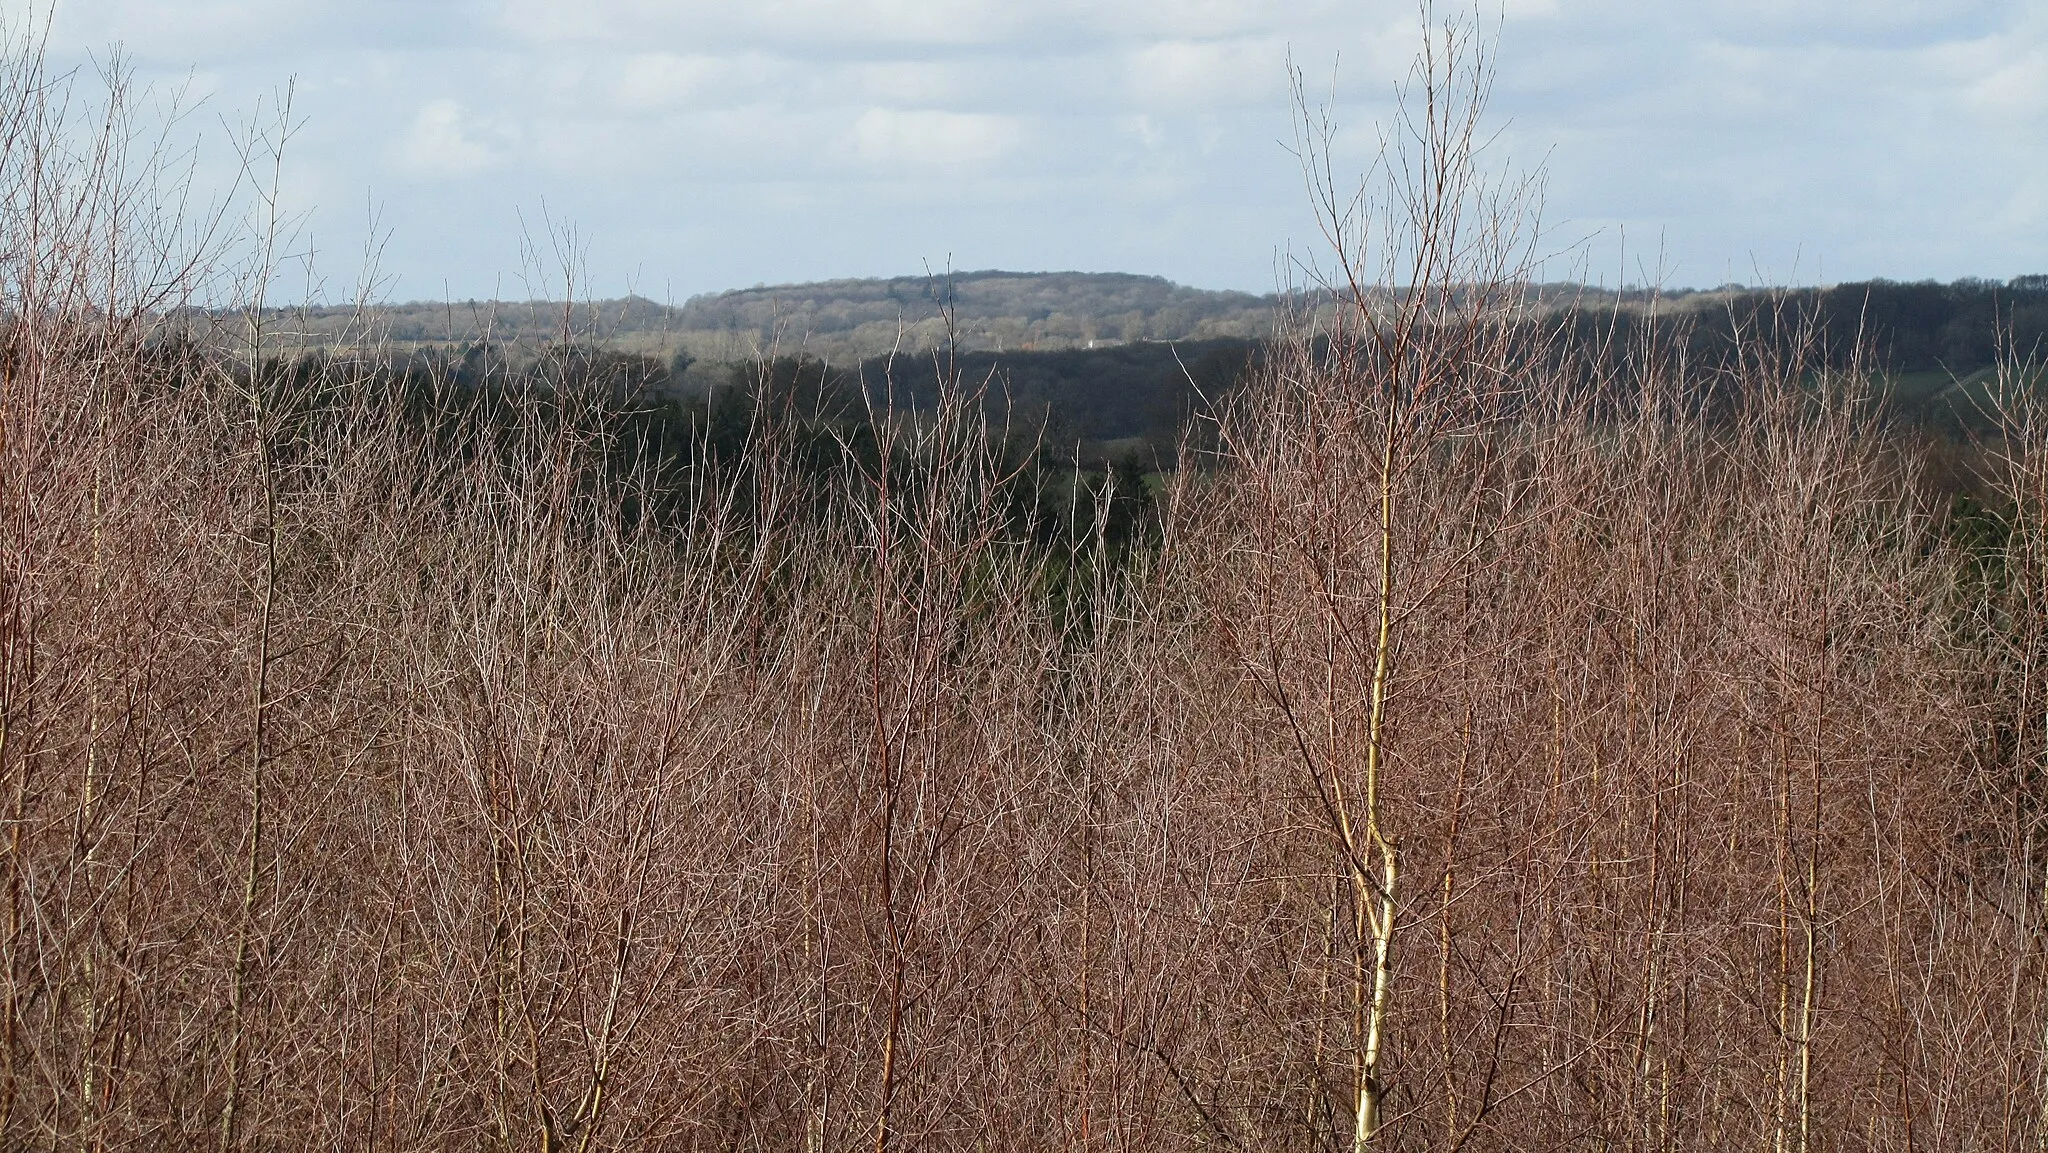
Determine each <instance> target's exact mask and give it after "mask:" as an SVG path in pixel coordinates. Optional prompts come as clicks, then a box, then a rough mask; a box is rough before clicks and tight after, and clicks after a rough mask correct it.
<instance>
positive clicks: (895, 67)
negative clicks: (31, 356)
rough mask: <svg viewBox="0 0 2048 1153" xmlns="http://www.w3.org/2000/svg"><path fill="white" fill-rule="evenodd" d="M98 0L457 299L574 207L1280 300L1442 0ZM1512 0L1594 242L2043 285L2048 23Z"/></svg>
mask: <svg viewBox="0 0 2048 1153" xmlns="http://www.w3.org/2000/svg"><path fill="white" fill-rule="evenodd" d="M38 2H40V0H38ZM1490 2H1491V0H1490ZM27 3H28V0H0V13H6V14H8V15H10V16H16V17H18V15H19V14H20V13H21V12H24V11H26V7H25V5H26V4H27ZM62 3H63V4H64V7H63V9H62V12H61V15H60V18H59V20H58V25H57V29H56V35H55V37H54V52H55V55H56V58H57V60H58V62H59V63H60V64H61V65H64V66H69V65H71V64H77V63H82V62H84V60H85V55H84V54H85V53H86V51H87V50H97V49H100V48H103V47H104V46H105V44H106V43H107V42H108V41H111V40H115V39H120V40H124V41H126V42H127V44H128V47H129V49H130V50H131V52H132V53H134V55H135V59H136V60H137V62H138V66H139V67H140V68H141V70H142V71H143V72H144V73H145V76H144V79H145V80H152V79H153V80H157V81H160V82H161V84H162V85H163V86H170V85H173V84H175V83H177V82H178V81H180V80H181V79H182V78H184V77H185V76H187V75H188V74H190V73H192V72H194V71H196V73H197V75H198V76H199V77H200V80H199V81H198V82H197V83H195V88H196V89H199V90H201V91H203V92H210V93H212V96H211V98H210V102H209V103H208V104H207V106H206V107H205V108H204V109H203V110H202V114H201V115H199V116H196V117H192V118H190V120H189V123H191V124H194V125H199V124H200V122H202V121H203V122H204V123H205V125H211V124H215V123H217V122H218V121H219V120H222V119H225V120H228V121H229V122H230V123H240V122H241V121H242V119H243V118H245V117H246V116H247V115H248V114H249V113H250V112H252V111H253V110H254V108H255V106H256V104H257V101H258V99H259V98H261V99H263V100H267V99H268V98H269V97H270V96H271V94H272V93H273V92H274V91H275V90H277V89H278V88H280V87H281V86H282V85H283V84H284V82H285V81H286V80H287V79H288V78H292V77H296V78H297V82H298V111H299V113H300V114H301V115H302V116H303V117H304V118H305V120H306V127H305V130H304V131H303V133H302V134H301V136H300V137H299V138H298V140H297V141H296V142H295V143H294V146H293V156H292V158H291V159H288V164H297V165H303V166H305V167H307V168H309V169H312V170H315V171H316V172H317V174H318V179H317V181H315V182H312V183H316V184H317V186H318V195H319V198H320V200H321V202H322V204H323V208H322V211H323V212H325V213H330V214H331V215H330V216H329V217H328V218H327V219H326V220H323V221H321V222H319V224H320V227H321V229H322V234H323V238H324V239H325V240H326V241H327V242H329V244H330V251H335V250H339V251H340V252H343V253H346V252H348V251H349V250H350V249H351V248H352V247H354V245H355V242H354V241H353V240H352V239H351V238H350V236H349V233H348V230H349V228H350V227H351V226H352V224H353V222H354V220H355V219H356V218H359V217H360V216H363V215H366V213H365V212H364V211H363V207H364V206H365V205H366V203H367V205H368V206H371V207H375V206H377V205H384V206H385V208H386V210H385V212H384V214H383V220H384V223H385V224H386V226H387V227H389V228H391V229H392V230H393V236H392V242H391V245H390V247H389V249H387V259H388V260H390V261H391V262H392V263H393V264H394V265H397V266H400V267H401V268H402V269H407V270H411V271H410V273H409V275H413V276H415V277H417V278H418V279H419V285H418V287H417V290H418V291H431V292H432V293H434V294H439V293H440V292H441V291H442V287H441V285H442V278H443V277H444V276H445V277H448V278H450V279H451V280H452V281H454V282H456V283H457V286H458V289H459V290H460V291H486V290H488V288H489V287H490V285H491V283H492V282H493V278H494V275H495V273H496V271H497V270H498V269H501V268H504V267H506V266H507V264H508V263H510V262H512V261H516V259H517V251H518V237H517V235H516V227H517V226H516V219H517V211H521V210H523V211H525V212H527V213H528V215H532V214H533V212H534V211H535V210H536V209H537V207H538V206H539V204H540V203H541V202H543V201H544V202H545V203H546V204H547V205H548V206H549V210H550V212H553V213H557V214H558V215H559V216H562V217H567V218H572V219H576V220H578V221H579V222H580V223H581V224H582V225H583V226H584V230H585V232H586V234H588V235H590V236H591V237H592V238H593V240H594V241H595V242H596V243H597V249H596V250H597V251H598V252H604V251H608V250H609V251H614V252H617V253H620V254H623V255H621V256H620V257H619V265H618V271H617V276H616V278H615V279H618V280H621V281H622V280H623V279H624V277H625V275H626V272H627V270H631V269H635V268H637V269H639V270H640V271H641V273H642V274H643V275H648V276H653V277H655V278H656V279H657V280H666V279H668V278H677V279H675V280H671V281H670V283H673V284H675V285H676V286H677V287H678V290H680V291H683V292H684V293H685V294H686V293H687V292H688V291H695V290H698V289H711V288H719V287H726V286H730V285H732V284H738V283H752V282H754V281H756V280H763V279H770V280H772V279H777V278H779V277H786V276H788V275H798V274H804V273H807V272H830V273H836V274H846V275H852V274H862V273H882V272H894V271H900V270H902V269H903V268H904V267H915V266H916V264H917V262H918V261H919V260H920V259H921V258H926V257H939V256H943V254H944V253H945V252H948V251H954V252H959V253H962V254H963V259H965V258H966V257H965V254H966V253H970V252H974V251H981V252H983V253H984V254H985V255H984V256H983V257H982V258H981V259H980V262H981V263H984V264H987V263H1011V264H1017V265H1024V266H1034V265H1035V266H1046V265H1069V266H1089V265H1094V266H1107V263H1105V262H1108V263H1119V264H1124V265H1126V266H1128V267H1131V268H1132V269H1133V270H1135V271H1158V272H1162V273H1166V274H1169V275H1179V276H1182V277H1184V278H1188V279H1192V280H1196V281H1199V282H1202V283H1209V284H1219V285H1220V284H1229V285H1233V286H1237V287H1244V288H1260V287H1267V286H1270V283H1271V280H1272V268H1273V254H1274V251H1275V250H1276V249H1283V248H1285V247H1286V246H1287V245H1288V243H1289V241H1290V239H1294V240H1296V241H1298V242H1302V243H1312V242H1313V239H1312V228H1311V227H1310V226H1309V225H1308V221H1307V219H1306V218H1307V210H1306V207H1305V206H1304V205H1303V204H1302V203H1301V202H1300V197H1301V193H1300V188H1299V179H1298V171H1297V169H1296V167H1295V161H1294V160H1293V159H1292V158H1291V157H1290V156H1288V155H1287V153H1286V151H1285V149H1284V148H1282V147H1281V145H1280V143H1279V142H1280V141H1283V140H1288V139H1291V137H1292V122H1291V118H1290V115H1289V110H1288V107H1287V98H1286V78H1285V74H1284V72H1283V65H1282V61H1283V60H1285V59H1286V58H1287V56H1288V55H1289V54H1290V53H1291V55H1292V57H1293V59H1294V61H1295V62H1296V64H1297V65H1299V66H1300V68H1301V69H1302V71H1303V73H1304V75H1305V78H1306V81H1307V86H1308V89H1309V93H1310V97H1311V99H1316V98H1318V97H1320V96H1322V95H1324V94H1326V93H1329V92H1331V91H1332V90H1333V89H1332V85H1333V81H1332V68H1333V64H1335V63H1336V62H1337V61H1338V60H1339V59H1340V58H1341V65H1339V66H1337V67H1336V69H1335V80H1334V92H1335V95H1336V100H1337V104H1338V107H1337V109H1336V112H1337V117H1338V124H1339V127H1340V129H1341V135H1340V144H1341V145H1342V148H1343V150H1344V151H1343V153H1342V156H1341V158H1340V164H1341V165H1352V166H1362V165H1363V163H1364V162H1365V161H1367V160H1369V159H1370V152H1371V149H1372V146H1373V143H1374V142H1375V141H1376V139H1377V137H1378V130H1377V122H1378V120H1379V119H1381V118H1383V117H1384V116H1385V115H1386V112H1387V108H1388V103H1387V98H1388V96H1389V94H1390V93H1391V91H1392V88H1393V85H1394V84H1395V83H1396V82H1397V81H1399V80H1400V79H1401V78H1402V77H1403V76H1404V75H1405V74H1406V73H1407V70H1408V65H1409V62H1410V60H1411V58H1412V54H1413V51H1414V49H1415V46H1416V44H1417V37H1418V32H1417V29H1416V26H1415V5H1414V3H1413V0H1290V2H1289V3H1286V4H1279V3H1274V2H1273V0H1119V2H1117V3H1104V2H1102V0H748V2H745V3H733V2H730V0H580V2H579V3H577V4H574V5H571V4H564V3H562V2H561V0H178V2H175V3H173V2H172V0H62ZM1500 3H1501V4H1502V7H1501V8H1500V9H1499V11H1500V13H1501V15H1502V17H1503V18H1504V23H1503V24H1501V25H1500V26H1499V27H1500V28H1501V43H1500V48H1499V57H1498V59H1499V65H1500V69H1501V71H1500V76H1499V83H1498V85H1497V87H1496V89H1495V93H1494V101H1493V115H1494V123H1496V124H1498V123H1511V127H1510V130H1509V131H1508V132H1507V134H1506V136H1505V137H1504V138H1503V139H1504V141H1505V142H1506V143H1507V144H1509V145H1511V146H1512V149H1513V152H1512V153H1511V156H1512V158H1513V159H1514V160H1516V161H1519V162H1521V163H1523V164H1529V163H1535V162H1539V161H1542V160H1544V159H1545V158H1546V157H1547V158H1548V162H1549V166H1550V169H1551V173H1552V179H1551V183H1550V188H1551V194H1550V197H1549V204H1548V216H1549V218H1550V219H1551V220H1553V221H1555V222H1557V223H1559V224H1560V226H1561V229H1560V230H1561V231H1569V232H1573V233H1584V232H1595V231H1599V230H1602V229H1605V230H1606V233H1605V234H1606V235H1608V236H1612V235H1613V234H1615V233H1616V232H1618V229H1619V225H1620V224H1621V223H1624V222H1625V223H1626V224H1627V225H1628V229H1629V232H1630V235H1631V237H1633V238H1634V240H1633V241H1632V244H1633V243H1649V242H1650V241H1649V238H1651V237H1654V236H1657V235H1659V234H1662V235H1663V236H1664V237H1665V238H1666V243H1667V246H1668V249H1669V251H1670V255H1671V258H1672V260H1673V261H1675V262H1676V263H1677V264H1678V265H1679V266H1680V272H1679V274H1678V275H1679V277H1680V278H1681V279H1692V280H1695V281H1698V282H1706V281H1711V280H1714V279H1715V278H1717V277H1720V276H1722V274H1724V273H1726V272H1728V271H1729V270H1730V269H1731V268H1732V269H1733V271H1735V272H1736V273H1738V274H1744V273H1746V272H1747V270H1748V268H1749V267H1750V265H1751V263H1752V256H1753V255H1754V257H1755V261H1756V263H1761V264H1763V265H1766V266H1770V267H1777V268H1787V267H1791V266H1793V259H1792V255H1793V253H1795V252H1803V253H1805V254H1806V255H1805V257H1804V258H1803V259H1802V261H1801V263H1800V267H1803V268H1806V269H1809V270H1810V269H1812V268H1815V267H1818V266H1822V265H1823V264H1824V266H1825V268H1826V269H1827V271H1828V273H1829V274H1830V275H1840V276H1845V277H1856V276H1866V275H1873V274H1882V275H1893V276H1920V275H1934V276H1948V275H1960V274H1963V273H1982V274H1987V275H2010V274H2012V273H2014V272H2019V271H2038V270H2039V269H2029V268H2020V267H2007V265H2008V264H2011V263H2012V262H2014V261H2019V262H2021V263H2026V264H2034V265H2038V264H2040V263H2041V260H2040V258H2039V257H2038V255H2037V254H2038V253H2041V252H2043V251H2048V219H2044V217H2043V213H2042V210H2041V209H2040V208H2039V207H2038V205H2039V204H2040V203H2041V198H2040V195H2039V192H2040V189H2042V188H2043V187H2044V186H2048V153H2044V152H2043V151H2042V150H2041V149H2039V148H2036V147H2032V146H2031V143H2030V142H2031V141H2032V140H2034V139H2037V138H2038V137H2039V134H2040V132H2041V131H2042V128H2043V125H2044V123H2048V7H2044V6H2043V5H2042V3H2041V0H1653V2H1651V3H1644V2H1643V0H1500ZM1438 8H1439V11H1440V12H1441V13H1443V14H1446V15H1452V14H1462V13H1464V12H1466V11H1468V9H1466V8H1465V7H1464V6H1463V5H1461V4H1451V3H1444V2H1442V0H1440V2H1439V5H1438ZM1487 26H1488V28H1489V29H1490V28H1492V27H1493V25H1492V24H1491V18H1490V17H1489V19H1488V22H1487ZM89 75H90V73H89V72H88V73H87V76H88V80H89ZM202 126H203V125H202ZM214 155H215V157H216V159H218V158H219V156H220V150H218V149H217V150H216V153H215V154H214ZM228 155H229V157H230V158H231V153H229V154H228ZM219 167H221V165H219V164H215V165H214V168H219ZM229 167H231V166H229ZM214 168H208V169H206V170H205V171H206V172H207V173H209V174H210V173H211V172H212V171H213V170H214ZM486 175H488V176H489V177H491V181H490V183H489V184H488V185H485V184H482V183H480V182H479V180H478V178H479V177H483V176H486ZM934 177H943V179H933V178H934ZM208 178H209V179H210V176H209V177H208ZM480 192H482V193H484V195H482V196H480V195H479V193H480ZM1602 243H1606V241H1603V242H1602ZM1593 264H1594V265H1595V266H1596V267H1597V266H1600V265H1601V259H1600V258H1599V257H1597V256H1596V257H1595V258H1594V259H1593ZM778 269H780V270H783V271H780V272H778V271H777V270H778ZM593 272H594V273H598V274H600V275H602V265H601V262H598V261H597V260H596V259H595V258H594V260H593ZM463 284H467V285H468V286H469V287H468V288H461V285H463ZM401 291H405V290H403V289H402V290H401Z"/></svg>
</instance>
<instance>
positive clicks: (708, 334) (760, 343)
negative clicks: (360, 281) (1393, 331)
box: [296, 271, 1278, 362]
mask: <svg viewBox="0 0 2048 1153" xmlns="http://www.w3.org/2000/svg"><path fill="white" fill-rule="evenodd" d="M1277 305H1278V298H1277V297H1274V296H1270V295H1269V296H1255V295H1252V294H1251V293H1245V292H1217V291H1211V290H1207V289H1200V288H1188V287H1185V286H1183V285H1178V284H1174V283H1173V282H1171V281H1169V280H1166V279H1164V278H1162V277H1157V276H1134V275H1128V274H1124V273H1083V272H1046V273H1023V272H997V271H985V272H963V273H954V274H951V275H950V276H935V277H925V276H899V277H891V278H887V279H872V280H830V281H823V282H820V283H815V284H788V285H772V286H759V287H754V288H745V289H737V290H734V291H731V292H720V293H712V294H706V295H702V296H694V297H691V298H690V299H688V300H686V301H684V302H683V303H682V304H681V305H667V304H661V303H658V302H656V301H652V300H649V299H647V298H645V297H638V296H635V297H627V298H625V299H621V300H602V301H591V302H585V303H579V304H575V305H564V304H562V303H559V302H550V301H525V302H483V301H442V302H413V303H406V304H392V305H383V306H379V307H376V308H373V309H371V310H370V311H369V313H368V314H367V316H365V315H363V314H359V313H357V312H356V310H354V309H349V308H324V309H312V310H307V311H303V312H300V313H297V314H296V317H297V319H299V320H301V321H302V322H303V324H304V328H303V331H304V332H305V334H306V335H307V336H309V337H310V338H312V339H313V340H314V341H315V342H316V343H318V342H325V341H331V340H335V339H338V338H340V337H342V336H343V335H344V334H346V333H349V332H351V331H353V330H354V329H355V328H356V327H357V326H359V325H360V324H361V323H362V321H364V320H365V319H367V321H368V324H369V328H370V330H371V331H372V332H373V333H376V334H378V335H380V336H383V337H386V338H388V339H389V340H390V341H392V342H393V343H395V344H397V345H400V346H401V347H402V346H407V345H418V344H440V343H448V342H468V341H472V340H477V339H486V340H490V341H492V342H494V343H521V342H534V341H541V340H553V339H559V338H560V336H561V335H562V334H563V333H564V332H565V331H566V332H568V333H570V334H571V335H572V336H574V337H576V338H578V339H589V338H592V337H595V338H598V339H600V340H603V341H605V342H606V343H608V344H610V345H611V346H612V347H614V348H616V349H618V350H619V351H622V352H635V353H647V354H661V355H665V356H673V355H674V354H676V353H681V354H683V355H685V356H687V357H689V358H690V359H692V360H712V361H745V360H752V359H754V358H756V357H758V356H761V355H764V354H765V355H803V356H811V357H817V358H820V359H825V360H831V361H837V362H847V361H854V360H861V359H866V358H869V357H874V356H882V355H886V354H888V353H889V352H890V351H892V350H895V351H901V352H922V351H928V350H930V349H932V348H934V347H937V346H939V345H940V344H942V343H944V342H945V340H946V336H947V318H946V314H947V312H948V311H950V313H951V320H952V325H953V335H954V337H955V339H956V340H957V342H958V344H959V347H960V348H961V349H962V350H963V351H976V352H983V351H985V352H1010V351H1019V350H1027V351H1028V350H1063V349H1076V348H1079V349H1085V348H1091V347H1100V346H1103V345H1111V344H1123V343H1129V342H1132V341H1140V340H1213V339H1219V338H1226V337H1235V338H1255V337H1262V336H1265V335H1267V334H1269V333H1270V332H1271V331H1272V328H1273V317H1274V309H1275V308H1276V307H1277ZM948 306H950V309H949V308H948Z"/></svg>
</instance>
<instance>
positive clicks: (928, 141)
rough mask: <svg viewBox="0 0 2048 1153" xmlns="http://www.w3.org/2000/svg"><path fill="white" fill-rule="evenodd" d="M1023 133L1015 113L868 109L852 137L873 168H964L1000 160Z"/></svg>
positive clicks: (856, 154) (862, 160)
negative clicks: (1010, 115) (998, 114)
mask: <svg viewBox="0 0 2048 1153" xmlns="http://www.w3.org/2000/svg"><path fill="white" fill-rule="evenodd" d="M1024 136H1025V133H1024V131H1023V128H1022V126H1021V125H1020V124H1019V123H1018V122H1017V120H1016V119H1015V118H1012V117H1004V116H987V115H980V114H974V113H959V112H939V111H933V110H929V109H908V110H906V109H896V108H869V109H867V110H866V111H864V112H862V113H861V114H860V116H859V117H858V118H857V119H856V120H855V121H854V123H853V131H852V133H851V136H850V138H849V139H850V143H851V150H852V154H853V156H854V157H855V158H857V159H858V160H859V162H860V163H862V164H865V165H868V166H870V167H875V168H883V169H889V168H911V169H917V170H944V171H966V170H970V169H977V168H987V167H989V166H991V165H994V164H997V163H999V162H1000V161H1002V160H1003V159H1004V158H1005V157H1007V156H1008V155H1009V154H1010V153H1011V152H1013V151H1014V150H1016V149H1017V148H1018V147H1019V146H1020V145H1021V144H1022V143H1023V141H1024Z"/></svg>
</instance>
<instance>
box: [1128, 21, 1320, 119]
mask: <svg viewBox="0 0 2048 1153" xmlns="http://www.w3.org/2000/svg"><path fill="white" fill-rule="evenodd" d="M1286 61H1287V45H1286V43H1285V42H1284V41H1281V40H1279V39H1276V38H1271V37H1258V38H1251V37H1246V38H1238V39H1231V40H1209V41H1191V40H1167V41H1162V42H1160V43H1157V44H1148V45H1146V46H1145V47H1142V48H1139V49H1137V50H1135V51H1133V52H1132V53H1131V54H1130V55H1129V56H1128V57H1127V58H1126V60H1125V67H1126V69H1127V72H1128V76H1129V83H1130V87H1131V92H1132V95H1133V96H1134V97H1135V98H1136V100H1137V102H1138V103H1139V104H1140V105H1141V106H1143V107H1145V108H1148V109H1154V110H1167V109H1172V110H1189V109H1202V108H1219V107H1238V108H1241V107H1245V106H1247V105H1258V106H1264V107H1273V106H1275V105H1277V104H1280V103H1283V102H1284V101H1285V100H1286V93H1287V74H1286Z"/></svg>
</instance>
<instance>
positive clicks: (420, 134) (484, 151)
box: [391, 99, 511, 180]
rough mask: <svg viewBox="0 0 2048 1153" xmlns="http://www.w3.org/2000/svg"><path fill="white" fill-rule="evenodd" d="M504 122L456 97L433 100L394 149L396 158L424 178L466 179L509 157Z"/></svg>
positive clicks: (406, 170)
mask: <svg viewBox="0 0 2048 1153" xmlns="http://www.w3.org/2000/svg"><path fill="white" fill-rule="evenodd" d="M510 135H511V134H510V133H509V132H508V131H506V130H505V129H504V128H503V127H502V126H499V125H496V124H492V123H489V122H486V121H482V120H479V119H478V118H476V117H474V116H471V115H470V114H469V112H468V111H467V110H466V109H464V108H463V106H462V105H461V104H459V103H457V102H456V101H454V100H448V99H441V100H429V101H428V102H426V103H425V104H422V105H421V106H420V109H419V112H418V113H416V114H415V115H414V116H413V119H412V124H411V126H410V127H408V128H407V129H406V131H405V134H404V135H403V136H401V137H399V139H398V141H397V143H396V145H395V146H394V147H393V149H392V154H391V158H392V161H393V162H394V163H395V164H396V165H397V166H398V168H399V170H400V171H402V172H404V173H405V174H406V175H408V176H412V177H415V178H418V179H422V180H463V179H467V178H468V177H472V176H478V175H481V174H483V173H485V172H488V171H490V170H491V169H493V168H496V167H498V165H500V164H502V163H503V162H504V161H505V159H506V153H505V149H504V146H503V142H504V141H505V140H506V138H507V137H508V136H510Z"/></svg>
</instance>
